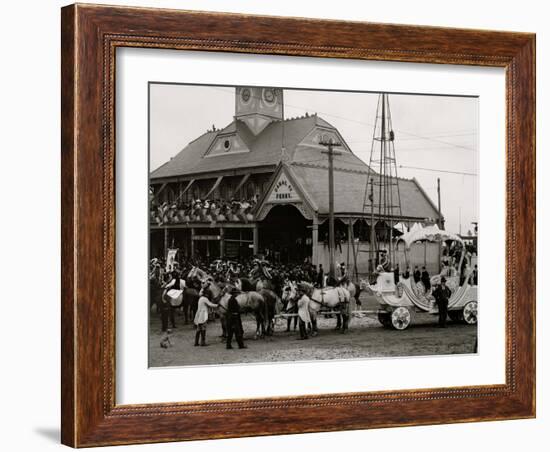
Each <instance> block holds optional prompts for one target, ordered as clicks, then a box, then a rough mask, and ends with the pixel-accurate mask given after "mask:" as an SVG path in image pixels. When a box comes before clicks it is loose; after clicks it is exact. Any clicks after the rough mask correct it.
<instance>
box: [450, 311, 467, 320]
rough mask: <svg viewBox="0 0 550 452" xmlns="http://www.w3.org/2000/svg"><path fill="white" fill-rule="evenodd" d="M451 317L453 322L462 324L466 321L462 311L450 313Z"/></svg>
mask: <svg viewBox="0 0 550 452" xmlns="http://www.w3.org/2000/svg"><path fill="white" fill-rule="evenodd" d="M449 317H450V318H451V320H452V321H453V322H462V321H464V317H463V315H462V311H449Z"/></svg>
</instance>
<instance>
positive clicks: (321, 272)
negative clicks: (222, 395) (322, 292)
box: [317, 264, 325, 289]
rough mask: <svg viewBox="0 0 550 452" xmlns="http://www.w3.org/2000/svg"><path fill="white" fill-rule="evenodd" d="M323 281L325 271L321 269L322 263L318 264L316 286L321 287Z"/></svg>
mask: <svg viewBox="0 0 550 452" xmlns="http://www.w3.org/2000/svg"><path fill="white" fill-rule="evenodd" d="M324 282H325V271H324V270H323V264H319V272H318V273H317V287H319V288H320V289H322V288H323V286H324Z"/></svg>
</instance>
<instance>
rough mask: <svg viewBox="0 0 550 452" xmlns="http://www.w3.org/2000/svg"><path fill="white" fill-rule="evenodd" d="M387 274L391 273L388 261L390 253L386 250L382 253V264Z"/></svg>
mask: <svg viewBox="0 0 550 452" xmlns="http://www.w3.org/2000/svg"><path fill="white" fill-rule="evenodd" d="M379 265H381V266H382V268H383V269H384V271H385V272H389V271H390V261H389V260H388V252H387V251H386V250H382V251H380V264H379Z"/></svg>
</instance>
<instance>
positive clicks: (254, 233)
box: [252, 223, 260, 255]
mask: <svg viewBox="0 0 550 452" xmlns="http://www.w3.org/2000/svg"><path fill="white" fill-rule="evenodd" d="M252 237H253V243H254V245H253V246H254V255H256V254H258V252H259V248H260V244H259V238H258V223H256V224H255V225H254V229H252Z"/></svg>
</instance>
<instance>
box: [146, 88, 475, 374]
mask: <svg viewBox="0 0 550 452" xmlns="http://www.w3.org/2000/svg"><path fill="white" fill-rule="evenodd" d="M148 90H149V91H148V99H149V112H148V121H149V124H148V127H149V143H148V145H149V175H148V176H149V193H148V200H147V215H148V222H149V248H148V249H149V256H148V262H147V263H145V262H144V265H148V274H149V297H148V307H147V308H148V312H149V316H148V319H149V325H148V331H149V337H148V341H149V350H148V356H149V363H148V364H149V366H150V367H173V366H202V365H224V364H244V363H278V362H297V361H317V360H343V359H368V358H385V359H391V358H399V357H410V356H428V355H461V354H474V353H477V352H478V304H479V302H480V300H478V282H479V273H478V259H479V255H478V237H479V224H478V218H479V212H478V209H479V192H478V191H479V180H478V173H479V171H478V166H479V132H480V131H479V115H478V110H479V98H478V97H476V96H457V95H445V94H439V93H422V94H418V93H414V94H413V93H401V92H395V93H394V92H375V91H369V92H367V91H365V92H357V91H353V92H351V91H335V90H326V91H325V90H318V89H304V88H299V89H298V88H293V87H267V86H227V85H192V84H179V83H167V82H150V83H149V85H148ZM144 204H145V202H144Z"/></svg>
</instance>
